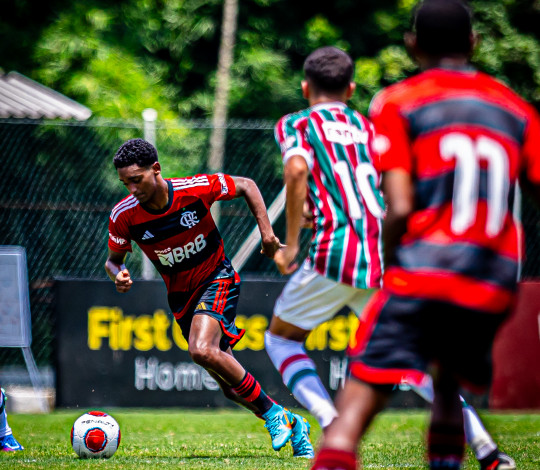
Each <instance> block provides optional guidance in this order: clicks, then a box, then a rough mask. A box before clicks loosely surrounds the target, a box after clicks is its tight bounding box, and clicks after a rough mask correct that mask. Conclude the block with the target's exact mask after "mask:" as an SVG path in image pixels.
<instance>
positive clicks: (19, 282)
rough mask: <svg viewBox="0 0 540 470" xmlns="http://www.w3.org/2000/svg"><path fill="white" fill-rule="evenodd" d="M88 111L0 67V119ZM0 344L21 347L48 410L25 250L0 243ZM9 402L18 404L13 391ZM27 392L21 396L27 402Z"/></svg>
mask: <svg viewBox="0 0 540 470" xmlns="http://www.w3.org/2000/svg"><path fill="white" fill-rule="evenodd" d="M91 115H92V111H91V110H90V109H88V108H87V107H86V106H83V105H82V104H79V103H77V102H76V101H73V100H72V99H70V98H68V97H66V96H64V95H62V94H61V93H58V92H56V91H54V90H52V89H50V88H48V87H46V86H44V85H41V84H40V83H38V82H36V81H34V80H31V79H30V78H28V77H25V76H24V75H21V74H20V73H17V72H10V73H8V74H3V73H2V70H1V69H0V119H34V120H39V119H63V120H71V119H75V120H77V121H85V120H87V119H88V118H89V117H90V116H91ZM0 299H2V302H1V305H0V320H1V322H2V323H1V324H2V328H1V330H0V347H12V348H21V349H22V352H23V356H24V360H25V363H26V368H27V370H28V374H29V375H30V381H31V383H32V386H33V388H34V395H35V399H36V401H37V406H38V409H39V410H41V411H43V412H46V411H49V402H48V401H47V397H46V394H47V392H46V391H45V389H44V387H43V380H42V377H41V375H40V372H39V370H38V368H37V366H36V362H35V360H34V356H33V355H32V350H31V349H30V345H31V342H32V334H31V331H32V325H31V315H30V301H29V294H28V271H27V264H26V251H25V249H24V247H19V246H1V247H0ZM12 399H13V400H11V402H12V403H11V405H12V407H13V408H14V409H15V408H18V406H17V405H16V404H17V395H16V394H12ZM31 401H32V397H31V396H26V395H25V397H24V402H25V404H26V405H28V403H29V402H31Z"/></svg>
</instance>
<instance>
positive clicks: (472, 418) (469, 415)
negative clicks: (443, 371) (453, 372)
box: [411, 379, 497, 460]
mask: <svg viewBox="0 0 540 470" xmlns="http://www.w3.org/2000/svg"><path fill="white" fill-rule="evenodd" d="M411 388H412V389H413V390H414V391H415V392H416V393H418V395H420V396H421V397H422V398H423V399H424V400H426V401H427V402H428V403H433V382H432V381H431V379H429V380H426V381H425V383H424V384H423V385H422V386H416V385H413V386H411ZM459 399H460V400H461V405H462V406H463V424H464V428H465V438H466V439H467V444H469V447H470V448H471V449H472V450H473V452H474V455H476V458H477V459H478V460H480V459H483V458H484V457H487V456H488V455H489V454H491V452H493V451H494V450H495V449H496V448H497V444H495V442H494V441H493V439H492V438H491V436H490V435H489V433H488V432H487V430H486V428H485V427H484V425H483V424H482V421H481V420H480V418H479V417H478V415H477V414H476V411H475V409H474V408H473V407H472V406H471V405H469V404H468V403H467V402H466V401H465V400H464V399H463V397H462V396H461V395H460V396H459Z"/></svg>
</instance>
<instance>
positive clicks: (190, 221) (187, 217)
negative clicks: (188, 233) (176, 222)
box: [180, 211, 199, 228]
mask: <svg viewBox="0 0 540 470" xmlns="http://www.w3.org/2000/svg"><path fill="white" fill-rule="evenodd" d="M198 223H199V219H198V218H197V212H195V211H186V212H184V213H183V214H182V216H181V217H180V225H183V226H184V227H187V228H191V227H195V225H197V224H198Z"/></svg>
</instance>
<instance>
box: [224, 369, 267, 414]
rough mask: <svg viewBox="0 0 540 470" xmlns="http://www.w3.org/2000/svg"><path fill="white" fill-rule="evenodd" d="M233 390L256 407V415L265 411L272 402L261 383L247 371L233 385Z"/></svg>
mask: <svg viewBox="0 0 540 470" xmlns="http://www.w3.org/2000/svg"><path fill="white" fill-rule="evenodd" d="M233 390H234V391H235V392H236V393H237V394H238V396H240V397H242V398H243V399H244V400H246V401H249V402H250V403H252V404H253V405H254V406H256V407H257V409H258V413H256V414H257V416H258V415H263V414H264V413H266V412H267V411H268V410H269V409H270V408H272V405H273V404H274V402H273V401H272V400H271V399H270V397H269V396H268V395H267V394H266V393H264V390H263V389H262V387H261V384H260V383H259V382H257V380H255V378H254V377H253V376H252V375H251V374H250V373H249V372H246V375H244V378H243V379H242V380H241V382H240V383H239V384H238V385H236V386H235V387H233Z"/></svg>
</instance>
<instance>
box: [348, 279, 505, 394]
mask: <svg viewBox="0 0 540 470" xmlns="http://www.w3.org/2000/svg"><path fill="white" fill-rule="evenodd" d="M505 318H506V312H501V313H499V314H494V313H486V312H481V311H477V310H471V309H468V308H464V307H460V306H456V305H453V304H449V303H446V302H441V301H435V300H426V299H419V298H411V297H404V296H397V295H392V294H389V293H388V292H386V291H384V289H383V290H381V291H379V292H377V293H376V294H375V295H374V296H373V297H372V299H371V300H370V302H369V303H368V305H367V306H366V308H365V309H364V312H363V314H362V318H361V321H360V324H359V326H358V329H357V331H356V337H355V341H353V343H352V345H351V346H350V347H349V349H348V351H347V354H348V356H349V372H350V375H351V376H352V377H354V378H356V379H358V380H361V381H363V382H367V383H372V384H377V385H390V384H410V385H421V384H422V383H423V381H424V379H425V374H426V373H428V368H429V367H430V366H431V365H435V366H436V367H440V368H443V367H444V368H445V370H447V371H450V372H451V373H453V374H454V376H455V378H456V379H457V380H458V381H459V382H460V384H461V385H462V386H465V387H467V388H469V389H472V391H482V390H484V389H485V387H486V386H488V385H489V382H490V380H491V347H492V344H493V339H494V337H495V333H496V332H497V330H498V328H499V326H500V325H501V323H502V321H503V320H504V319H505Z"/></svg>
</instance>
